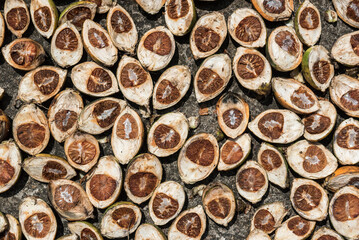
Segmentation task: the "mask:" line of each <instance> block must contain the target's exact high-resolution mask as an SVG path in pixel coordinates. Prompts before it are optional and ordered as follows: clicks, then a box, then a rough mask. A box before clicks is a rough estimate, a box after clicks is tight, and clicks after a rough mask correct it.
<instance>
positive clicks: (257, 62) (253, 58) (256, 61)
mask: <svg viewBox="0 0 359 240" xmlns="http://www.w3.org/2000/svg"><path fill="white" fill-rule="evenodd" d="M263 70H264V61H263V59H262V58H261V57H260V56H258V55H256V54H244V55H243V56H242V57H241V58H240V59H239V61H238V63H237V72H238V75H239V76H240V77H241V78H243V79H245V80H248V79H252V78H256V77H258V76H259V75H261V73H262V72H263Z"/></svg>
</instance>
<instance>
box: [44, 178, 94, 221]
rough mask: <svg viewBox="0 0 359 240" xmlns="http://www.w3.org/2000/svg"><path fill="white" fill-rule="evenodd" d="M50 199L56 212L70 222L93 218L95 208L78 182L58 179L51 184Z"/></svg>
mask: <svg viewBox="0 0 359 240" xmlns="http://www.w3.org/2000/svg"><path fill="white" fill-rule="evenodd" d="M48 195H49V199H50V201H51V204H52V206H54V208H55V210H56V211H57V212H58V213H59V214H60V215H61V216H62V217H63V218H65V219H67V220H69V221H78V220H85V219H88V218H92V217H93V210H94V209H93V207H92V204H91V202H90V200H89V198H88V197H87V195H86V192H85V190H83V189H82V187H81V185H80V184H79V183H77V182H73V181H71V180H68V179H58V180H54V181H51V182H50V183H49V193H48Z"/></svg>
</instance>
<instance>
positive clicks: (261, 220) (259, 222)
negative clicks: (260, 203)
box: [253, 209, 276, 232]
mask: <svg viewBox="0 0 359 240" xmlns="http://www.w3.org/2000/svg"><path fill="white" fill-rule="evenodd" d="M253 218H254V226H255V228H257V229H260V230H262V231H264V232H272V231H273V230H274V228H275V224H276V223H275V220H274V217H273V215H272V214H271V213H270V212H269V211H268V210H266V209H260V210H259V211H258V212H257V213H256V214H255V215H254V217H253Z"/></svg>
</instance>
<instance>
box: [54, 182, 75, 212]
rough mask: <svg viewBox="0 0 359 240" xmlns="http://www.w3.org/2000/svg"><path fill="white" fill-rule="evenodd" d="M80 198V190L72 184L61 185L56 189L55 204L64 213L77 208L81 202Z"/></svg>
mask: <svg viewBox="0 0 359 240" xmlns="http://www.w3.org/2000/svg"><path fill="white" fill-rule="evenodd" d="M80 197H81V193H80V190H79V189H77V188H76V187H74V186H72V185H70V184H64V185H60V186H58V187H57V188H56V189H55V194H54V199H55V203H56V205H57V206H58V207H59V208H60V209H61V210H63V211H68V210H71V209H72V208H74V207H76V205H77V204H78V203H79V202H80V201H81V199H80Z"/></svg>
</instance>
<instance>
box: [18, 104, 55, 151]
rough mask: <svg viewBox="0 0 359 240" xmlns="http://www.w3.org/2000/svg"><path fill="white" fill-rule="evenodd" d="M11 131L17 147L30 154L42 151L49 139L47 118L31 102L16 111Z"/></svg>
mask: <svg viewBox="0 0 359 240" xmlns="http://www.w3.org/2000/svg"><path fill="white" fill-rule="evenodd" d="M12 133H13V136H14V139H15V142H16V144H17V145H18V146H19V148H20V149H21V150H23V151H24V152H27V153H28V154H30V155H36V154H38V153H40V152H42V151H43V150H44V149H45V147H46V146H47V144H48V142H49V139H50V130H49V126H48V123H47V118H46V116H45V114H44V113H43V112H42V111H41V110H40V109H39V108H38V107H36V106H35V104H33V103H32V104H26V105H24V106H23V107H21V109H20V110H19V111H18V112H17V114H16V116H15V118H14V121H13V126H12Z"/></svg>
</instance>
